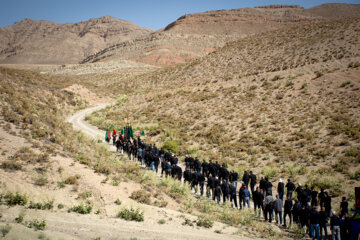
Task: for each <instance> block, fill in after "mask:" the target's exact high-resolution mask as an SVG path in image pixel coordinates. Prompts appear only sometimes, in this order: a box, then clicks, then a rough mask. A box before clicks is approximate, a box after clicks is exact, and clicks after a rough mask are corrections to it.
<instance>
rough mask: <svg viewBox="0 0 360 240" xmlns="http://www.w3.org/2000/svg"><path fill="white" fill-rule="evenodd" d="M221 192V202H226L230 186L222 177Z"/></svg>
mask: <svg viewBox="0 0 360 240" xmlns="http://www.w3.org/2000/svg"><path fill="white" fill-rule="evenodd" d="M221 192H222V195H223V203H225V202H226V200H229V194H230V188H229V184H228V183H227V181H226V180H225V179H224V180H223V183H222V184H221Z"/></svg>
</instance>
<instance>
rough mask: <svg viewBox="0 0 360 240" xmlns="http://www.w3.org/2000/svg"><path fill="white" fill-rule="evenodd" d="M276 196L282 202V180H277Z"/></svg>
mask: <svg viewBox="0 0 360 240" xmlns="http://www.w3.org/2000/svg"><path fill="white" fill-rule="evenodd" d="M277 191H278V195H279V198H280V199H281V200H283V197H284V183H283V182H282V179H281V178H280V179H279V183H278V187H277Z"/></svg>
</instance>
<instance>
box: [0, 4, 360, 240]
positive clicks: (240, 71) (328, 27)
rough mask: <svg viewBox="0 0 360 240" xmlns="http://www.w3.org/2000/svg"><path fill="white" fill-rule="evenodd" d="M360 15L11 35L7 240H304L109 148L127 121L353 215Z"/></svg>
mask: <svg viewBox="0 0 360 240" xmlns="http://www.w3.org/2000/svg"><path fill="white" fill-rule="evenodd" d="M359 13H360V5H346V4H326V5H321V6H317V7H314V8H311V9H303V8H301V7H298V6H282V5H276V6H266V7H259V8H253V9H234V10H219V11H210V12H204V13H198V14H191V15H185V16H183V17H180V18H179V19H178V20H176V21H174V22H173V23H170V24H169V25H168V26H166V27H165V28H164V29H161V30H159V31H156V32H154V31H152V30H148V29H143V28H141V27H138V26H136V25H134V24H132V23H130V22H126V21H123V20H118V19H114V18H111V17H103V18H100V19H91V20H89V21H87V22H81V23H77V24H63V25H61V24H55V23H50V22H47V21H40V22H36V21H33V20H29V19H26V20H23V21H22V22H20V23H16V24H14V25H13V26H9V27H7V28H0V59H1V60H0V61H1V63H2V65H1V67H0V86H1V88H0V95H1V97H0V107H1V116H0V153H1V154H0V194H1V197H0V228H1V232H2V233H3V229H6V228H8V229H10V230H9V233H7V234H5V235H6V236H5V237H4V239H101V240H103V239H263V238H266V239H294V238H301V237H302V235H301V234H300V232H299V230H298V229H297V228H296V227H292V228H288V229H284V228H279V227H278V226H276V225H275V224H268V223H265V222H263V221H262V218H259V217H257V216H255V215H254V213H253V211H252V210H249V211H248V210H242V211H239V210H234V209H233V208H232V207H231V206H230V205H228V204H226V205H217V204H215V203H213V202H212V201H211V200H208V199H207V198H204V197H200V196H199V194H198V193H194V192H193V191H191V190H190V187H189V186H188V185H187V184H184V183H183V182H179V181H177V180H173V179H170V178H161V177H160V176H159V174H155V173H153V172H151V171H148V170H145V169H144V168H143V167H141V166H139V164H138V163H136V162H134V161H130V160H129V159H128V158H127V157H126V156H125V155H121V154H119V153H116V152H114V147H113V146H109V145H107V144H105V143H103V137H104V130H105V129H107V128H108V127H109V126H110V124H114V125H115V128H117V129H119V128H121V127H122V126H123V125H124V123H125V120H126V119H128V120H130V121H131V124H132V126H133V128H134V130H135V135H138V134H140V132H142V131H145V133H146V136H145V137H144V139H145V141H146V142H149V143H154V144H156V145H157V146H158V147H163V146H169V145H170V146H172V148H171V150H172V151H173V152H174V153H176V154H177V155H178V156H179V159H180V161H182V160H183V159H184V156H185V154H189V155H193V156H197V157H199V158H200V159H207V160H213V161H219V162H220V163H226V164H227V165H228V167H229V169H231V170H235V171H237V172H238V173H239V175H240V176H242V174H243V172H244V170H252V171H254V172H255V173H256V174H257V175H258V176H259V177H260V176H267V177H269V178H270V180H271V181H272V183H273V186H274V190H273V191H274V192H276V186H277V180H278V179H279V178H283V179H287V178H291V179H293V181H295V182H296V183H302V184H303V185H305V184H308V185H309V186H314V187H316V188H317V189H320V188H325V189H326V190H327V191H329V193H330V195H331V196H332V199H333V208H334V209H335V210H339V202H340V198H341V197H342V196H346V197H347V198H348V199H349V203H350V206H352V205H353V203H354V186H359V185H360V181H359V179H360V164H359V163H360V121H359V119H360V42H359V41H360V39H359V36H360V35H359V33H360V24H359V23H360V21H359V20H360V19H359V18H358V17H359V16H360V14H359ZM57 31H60V32H57ZM59 34H61V35H64V36H65V37H64V39H66V40H65V41H64V42H62V40H61V39H60V38H59V36H60V35H59ZM22 35H25V36H26V37H19V36H22ZM42 35H44V36H42ZM40 38H41V40H40ZM9 39H11V40H9ZM59 41H60V42H61V43H60V42H59ZM37 44H39V45H37ZM59 44H60V45H59ZM39 46H45V47H44V48H43V51H38V47H39ZM59 46H60V47H59ZM74 47H76V48H77V49H78V51H73V48H74ZM57 48H58V49H61V52H64V53H65V54H61V53H60V52H57V51H55V50H56V49H57ZM41 54H46V56H48V58H44V57H43V55H41ZM40 60H41V61H40ZM181 164H182V163H181ZM182 166H183V165H182ZM129 212H131V213H134V219H133V220H135V221H127V220H129ZM126 214H128V215H126ZM124 215H125V216H124ZM126 218H127V220H125V219H126ZM43 228H44V229H43ZM4 231H5V230H4Z"/></svg>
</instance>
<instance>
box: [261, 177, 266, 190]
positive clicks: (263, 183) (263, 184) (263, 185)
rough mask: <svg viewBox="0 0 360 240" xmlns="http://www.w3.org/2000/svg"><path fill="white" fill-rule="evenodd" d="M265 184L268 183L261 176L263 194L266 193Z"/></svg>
mask: <svg viewBox="0 0 360 240" xmlns="http://www.w3.org/2000/svg"><path fill="white" fill-rule="evenodd" d="M265 183H266V181H265V179H264V177H263V176H261V179H260V190H261V191H262V192H266V189H265Z"/></svg>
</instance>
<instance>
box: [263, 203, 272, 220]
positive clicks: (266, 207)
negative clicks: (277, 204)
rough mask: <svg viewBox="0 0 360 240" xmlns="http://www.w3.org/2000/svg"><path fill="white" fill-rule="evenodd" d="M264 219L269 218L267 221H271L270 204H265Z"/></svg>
mask: <svg viewBox="0 0 360 240" xmlns="http://www.w3.org/2000/svg"><path fill="white" fill-rule="evenodd" d="M264 213H265V221H267V220H269V222H271V221H272V208H271V206H270V205H266V206H265V211H264Z"/></svg>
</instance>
